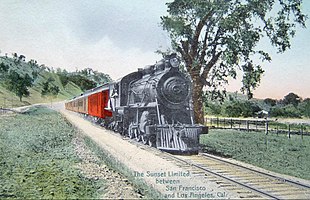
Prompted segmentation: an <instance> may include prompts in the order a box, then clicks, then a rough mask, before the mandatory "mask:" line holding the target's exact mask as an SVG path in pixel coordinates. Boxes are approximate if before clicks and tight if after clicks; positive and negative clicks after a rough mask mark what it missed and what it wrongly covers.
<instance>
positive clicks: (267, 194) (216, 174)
mask: <svg viewBox="0 0 310 200" xmlns="http://www.w3.org/2000/svg"><path fill="white" fill-rule="evenodd" d="M173 158H174V159H176V160H178V161H182V162H184V163H186V164H188V165H191V166H194V167H197V168H199V169H201V170H203V171H206V172H208V173H210V174H213V175H215V176H218V177H220V178H223V179H226V180H228V181H230V182H233V183H235V184H238V185H241V186H242V187H245V188H247V189H250V190H252V191H255V192H257V193H259V194H261V195H264V196H266V197H269V198H273V199H277V200H280V199H281V198H279V197H276V196H274V195H272V194H269V193H266V192H264V191H262V190H259V189H257V188H254V187H252V186H249V185H246V184H244V183H241V182H238V181H236V180H233V179H231V178H229V177H226V176H223V175H221V174H219V173H217V172H214V171H212V170H210V169H206V168H205V167H202V166H199V165H197V164H195V163H190V162H188V161H185V160H183V159H181V158H177V157H173Z"/></svg>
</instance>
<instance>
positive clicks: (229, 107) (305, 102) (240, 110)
mask: <svg viewBox="0 0 310 200" xmlns="http://www.w3.org/2000/svg"><path fill="white" fill-rule="evenodd" d="M204 106H205V112H206V114H207V115H216V116H225V117H289V118H301V117H310V98H305V99H302V98H301V97H300V96H298V95H297V94H295V93H293V92H291V93H289V94H287V95H286V96H284V97H283V99H280V100H277V99H272V98H266V99H262V100H258V99H251V100H247V99H246V98H240V97H238V95H237V94H236V93H234V94H228V96H227V98H225V99H224V100H223V101H220V100H212V99H211V98H209V97H208V96H207V95H204Z"/></svg>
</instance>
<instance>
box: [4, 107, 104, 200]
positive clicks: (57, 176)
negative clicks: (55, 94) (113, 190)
mask: <svg viewBox="0 0 310 200" xmlns="http://www.w3.org/2000/svg"><path fill="white" fill-rule="evenodd" d="M0 127H1V130H0V172H1V173H0V180H1V181H0V199H2V198H20V199H42V198H48V199H50V198H55V199H64V198H96V197H97V192H96V191H97V189H98V188H99V185H100V184H102V183H101V182H99V181H94V180H89V179H86V178H85V177H83V176H82V175H81V174H80V172H79V171H78V170H77V169H75V168H74V165H75V164H76V163H78V162H79V159H78V157H77V156H76V155H75V153H74V149H73V144H72V143H71V140H72V138H73V137H74V135H75V130H74V128H72V127H71V126H70V125H69V124H68V123H66V121H65V120H64V119H63V117H62V116H61V115H60V114H59V113H57V112H55V111H51V110H48V109H46V108H34V109H31V110H30V111H29V112H27V113H26V114H17V115H10V116H5V117H4V116H0Z"/></svg>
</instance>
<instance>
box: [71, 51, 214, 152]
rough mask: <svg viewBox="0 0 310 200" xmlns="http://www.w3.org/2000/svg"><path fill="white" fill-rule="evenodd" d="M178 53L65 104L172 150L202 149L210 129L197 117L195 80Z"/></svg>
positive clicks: (116, 129)
mask: <svg viewBox="0 0 310 200" xmlns="http://www.w3.org/2000/svg"><path fill="white" fill-rule="evenodd" d="M179 65H180V64H179V60H178V58H177V57H176V54H171V55H168V56H166V57H165V58H164V59H162V60H161V61H159V62H157V63H156V64H154V65H149V66H146V67H145V68H140V69H138V71H136V72H133V73H130V74H128V75H126V76H124V77H122V78H121V79H120V80H117V81H115V82H113V83H108V84H104V85H102V86H99V87H97V88H94V89H91V90H89V91H86V92H85V93H83V94H81V95H80V96H78V97H75V98H73V99H71V100H69V101H67V102H66V103H65V107H66V109H68V110H71V111H74V112H79V113H83V114H85V115H87V116H91V117H92V118H93V120H95V121H96V122H97V123H99V124H101V125H102V126H104V127H106V128H109V129H112V130H114V131H116V132H119V133H121V134H122V135H124V136H127V137H129V138H131V139H135V140H137V141H139V142H142V143H143V144H146V145H150V146H152V147H156V148H158V149H160V150H164V151H168V152H173V153H197V152H198V150H199V135H200V134H202V133H207V131H208V130H207V127H205V126H202V125H197V124H195V123H194V119H193V106H192V99H191V93H192V89H191V79H190V78H189V76H187V75H185V74H184V73H182V72H181V71H180V69H179Z"/></svg>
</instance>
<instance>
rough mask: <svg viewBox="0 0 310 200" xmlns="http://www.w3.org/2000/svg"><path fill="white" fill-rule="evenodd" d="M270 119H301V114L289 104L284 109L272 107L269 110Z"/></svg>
mask: <svg viewBox="0 0 310 200" xmlns="http://www.w3.org/2000/svg"><path fill="white" fill-rule="evenodd" d="M270 116H271V117H292V118H301V116H302V115H301V112H300V111H299V110H298V109H297V108H296V107H295V106H293V105H291V104H289V105H287V106H284V107H274V108H271V110H270Z"/></svg>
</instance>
